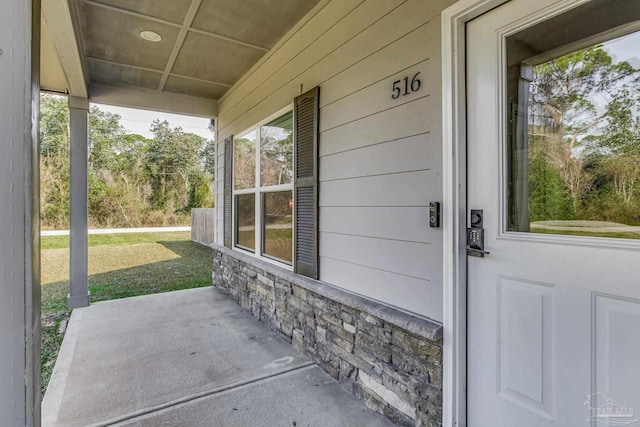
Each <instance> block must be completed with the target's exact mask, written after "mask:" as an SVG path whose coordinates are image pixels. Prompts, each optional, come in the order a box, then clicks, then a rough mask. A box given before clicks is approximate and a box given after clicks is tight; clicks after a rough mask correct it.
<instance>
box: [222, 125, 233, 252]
mask: <svg viewBox="0 0 640 427" xmlns="http://www.w3.org/2000/svg"><path fill="white" fill-rule="evenodd" d="M232 190H233V136H230V137H229V138H227V139H225V140H224V208H223V209H224V218H223V221H224V245H225V246H226V247H228V248H230V247H231V233H232V226H233V224H232V221H231V207H232V206H233V191H232Z"/></svg>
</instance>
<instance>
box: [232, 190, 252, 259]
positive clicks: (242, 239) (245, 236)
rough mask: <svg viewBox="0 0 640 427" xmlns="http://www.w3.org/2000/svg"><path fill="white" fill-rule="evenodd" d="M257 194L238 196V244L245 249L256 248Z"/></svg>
mask: <svg viewBox="0 0 640 427" xmlns="http://www.w3.org/2000/svg"><path fill="white" fill-rule="evenodd" d="M255 201H256V195H255V194H253V193H252V194H239V195H237V196H236V245H237V246H240V247H242V248H245V249H251V250H254V249H255V248H256V203H255Z"/></svg>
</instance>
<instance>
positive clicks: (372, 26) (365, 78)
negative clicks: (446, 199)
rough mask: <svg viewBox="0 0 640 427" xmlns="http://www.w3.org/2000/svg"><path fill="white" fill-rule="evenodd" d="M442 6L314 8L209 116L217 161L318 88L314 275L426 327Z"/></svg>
mask: <svg viewBox="0 0 640 427" xmlns="http://www.w3.org/2000/svg"><path fill="white" fill-rule="evenodd" d="M451 3H453V0H434V1H428V2H427V1H425V0H366V1H363V0H331V1H327V0H323V2H321V3H320V4H319V6H318V7H316V8H314V10H313V11H312V12H311V13H310V14H309V15H308V16H307V17H306V18H305V19H304V20H303V21H304V24H303V25H298V26H296V27H294V30H292V32H290V33H289V34H288V35H287V36H285V38H284V39H283V41H282V42H281V43H279V44H278V45H277V46H276V48H275V49H274V50H272V51H271V52H269V53H268V54H267V55H266V56H265V58H263V59H262V60H261V61H260V62H259V65H258V66H256V67H254V68H253V69H252V70H251V71H250V72H249V73H247V75H245V77H243V78H242V79H241V81H240V83H238V84H237V85H235V86H234V87H233V88H231V89H230V90H229V92H228V93H227V94H226V95H225V96H224V97H223V98H222V99H221V100H220V103H219V117H218V137H219V139H218V140H219V141H221V143H220V144H219V145H218V147H219V148H218V153H219V155H220V156H222V155H223V154H224V148H223V144H222V141H223V140H224V138H226V137H227V136H229V135H233V134H237V133H238V132H241V131H243V130H244V129H247V128H249V127H250V126H252V125H254V124H255V123H257V122H259V121H260V120H263V119H264V118H265V117H267V116H269V115H271V114H273V113H274V112H276V111H278V110H279V109H281V108H283V107H285V106H287V105H290V104H291V103H292V102H293V99H294V97H295V96H297V95H299V94H300V93H301V92H303V91H306V90H309V89H311V88H312V87H314V86H316V85H320V86H321V89H320V107H321V111H320V128H321V134H320V147H319V148H320V156H321V158H320V169H319V175H320V181H321V183H320V212H319V218H320V255H321V262H320V278H321V280H323V281H326V282H329V283H331V284H334V285H336V286H339V287H342V288H344V289H347V290H349V291H352V292H355V293H358V294H361V295H364V296H368V297H370V298H373V299H376V300H378V301H381V302H385V303H387V304H390V305H393V306H396V307H400V308H402V309H404V310H407V311H410V312H413V313H417V314H420V315H424V316H427V317H430V318H432V319H435V320H441V315H442V288H441V276H442V272H441V264H442V253H441V251H442V241H441V233H440V231H439V230H437V229H431V228H429V226H428V204H429V201H432V200H436V201H437V200H441V198H442V196H441V191H442V190H441V188H442V183H441V164H442V154H441V152H442V150H441V146H440V135H441V129H440V122H441V108H442V107H441V105H440V99H441V95H440V85H439V81H440V71H439V70H440V15H439V14H440V11H441V10H442V9H444V8H445V7H446V6H448V5H449V4H451ZM418 72H420V80H421V83H422V84H421V88H420V90H419V91H417V92H415V93H411V94H409V95H406V96H401V97H400V98H399V99H395V100H394V99H392V98H391V93H392V83H393V82H394V81H396V80H400V79H402V78H404V77H405V76H408V77H409V78H411V77H412V76H413V75H414V74H416V73H418ZM219 161H220V163H219V166H221V162H222V160H219ZM217 170H218V174H219V175H218V176H219V177H222V173H223V168H222V167H219V168H218V169H217ZM221 182H222V181H221V180H220V182H219V185H217V186H216V192H217V198H216V203H217V206H218V219H219V220H218V222H217V226H218V228H217V238H218V242H219V243H222V225H223V224H222V218H223V213H222V204H223V203H222V200H223V198H222V193H223V188H222V185H221Z"/></svg>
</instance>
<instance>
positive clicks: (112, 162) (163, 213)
mask: <svg viewBox="0 0 640 427" xmlns="http://www.w3.org/2000/svg"><path fill="white" fill-rule="evenodd" d="M120 119H121V117H120V116H119V115H117V114H112V113H109V112H106V111H103V110H101V109H100V108H98V107H96V106H92V107H91V109H90V112H89V147H88V149H89V159H88V160H89V223H90V226H91V227H96V228H111V227H145V226H147V227H152V226H169V225H186V224H188V223H189V219H190V211H191V209H192V208H200V207H212V206H213V203H214V198H213V181H214V162H215V146H214V142H213V141H212V140H207V139H205V138H202V137H200V136H198V135H195V134H192V133H188V132H184V131H183V130H182V129H181V128H179V127H176V128H171V127H170V126H169V123H168V122H167V121H160V120H155V121H154V122H153V123H152V125H151V128H150V131H151V132H152V133H153V138H145V137H144V136H141V135H137V134H130V133H128V132H127V131H126V129H125V128H124V127H123V126H122V124H121V123H120ZM40 138H41V149H40V154H41V157H40V171H41V221H42V227H43V228H44V229H66V228H68V227H69V190H70V187H69V178H70V175H69V149H70V146H69V109H68V106H67V99H66V98H65V97H61V96H55V95H49V94H43V95H42V96H41V124H40Z"/></svg>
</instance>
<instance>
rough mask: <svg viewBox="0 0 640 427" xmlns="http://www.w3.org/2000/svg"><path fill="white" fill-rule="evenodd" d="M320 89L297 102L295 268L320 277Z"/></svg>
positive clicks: (295, 106)
mask: <svg viewBox="0 0 640 427" xmlns="http://www.w3.org/2000/svg"><path fill="white" fill-rule="evenodd" d="M319 95H320V88H319V87H315V88H314V89H312V90H310V91H309V92H307V93H305V94H303V95H300V96H299V97H297V98H296V99H295V102H294V116H295V117H294V118H295V130H294V135H295V141H294V159H295V160H294V170H295V180H294V186H293V191H294V198H295V255H294V270H295V272H296V273H298V274H302V275H304V276H308V277H311V278H313V279H318V270H319V268H318V120H319Z"/></svg>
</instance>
